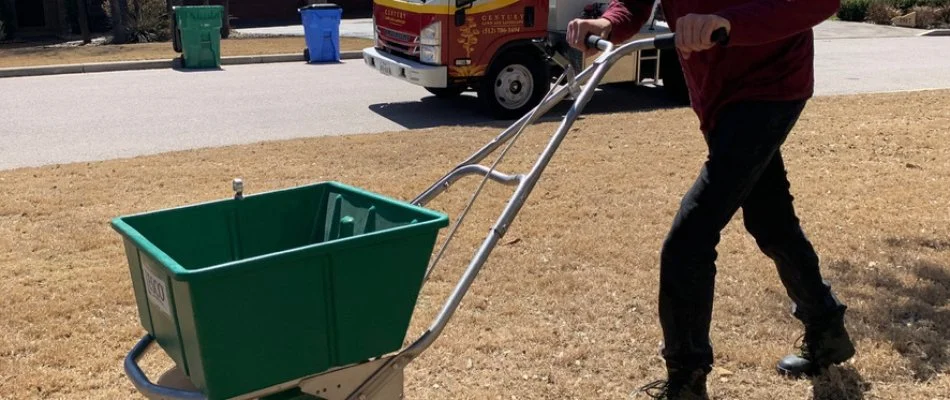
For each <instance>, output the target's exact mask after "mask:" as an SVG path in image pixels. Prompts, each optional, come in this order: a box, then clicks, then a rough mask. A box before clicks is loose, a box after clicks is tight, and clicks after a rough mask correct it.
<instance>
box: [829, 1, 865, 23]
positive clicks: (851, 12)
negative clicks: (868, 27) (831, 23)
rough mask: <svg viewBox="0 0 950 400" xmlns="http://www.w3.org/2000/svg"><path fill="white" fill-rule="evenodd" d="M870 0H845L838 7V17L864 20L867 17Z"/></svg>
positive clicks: (856, 20)
mask: <svg viewBox="0 0 950 400" xmlns="http://www.w3.org/2000/svg"><path fill="white" fill-rule="evenodd" d="M870 5H871V2H870V0H843V1H842V2H841V7H839V8H838V14H837V15H838V19H840V20H842V21H852V22H864V20H865V19H866V18H867V13H868V7H869V6H870Z"/></svg>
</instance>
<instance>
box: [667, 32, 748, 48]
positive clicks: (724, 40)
mask: <svg viewBox="0 0 950 400" xmlns="http://www.w3.org/2000/svg"><path fill="white" fill-rule="evenodd" d="M710 39H711V40H712V42H713V43H716V44H718V45H720V46H725V45H726V44H728V43H729V32H727V31H726V28H719V29H716V30H714V31H713V33H712V37H711V38H710ZM653 47H656V48H657V49H658V50H669V49H672V48H675V47H676V34H675V33H664V34H662V35H656V37H654V38H653Z"/></svg>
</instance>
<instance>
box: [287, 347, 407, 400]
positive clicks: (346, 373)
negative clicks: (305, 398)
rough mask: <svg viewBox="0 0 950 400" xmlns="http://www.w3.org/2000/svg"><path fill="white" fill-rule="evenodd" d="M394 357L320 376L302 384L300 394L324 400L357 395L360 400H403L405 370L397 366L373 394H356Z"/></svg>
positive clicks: (394, 365) (343, 399)
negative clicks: (364, 383) (361, 386)
mask: <svg viewBox="0 0 950 400" xmlns="http://www.w3.org/2000/svg"><path fill="white" fill-rule="evenodd" d="M391 358H392V356H390V357H386V358H381V359H378V360H374V361H370V362H367V363H363V364H359V365H355V366H352V367H347V368H343V369H338V370H335V371H333V372H328V373H325V374H321V375H317V376H315V377H313V378H309V379H306V380H304V381H303V382H301V383H300V391H301V392H303V393H306V394H309V395H313V396H317V397H319V398H321V399H325V400H346V399H347V398H348V397H350V396H353V395H356V398H357V399H359V400H401V399H402V398H403V370H402V368H400V366H399V364H398V363H394V364H392V366H390V367H389V368H390V369H392V371H389V372H390V373H389V374H387V375H386V377H385V379H384V380H381V381H379V382H378V385H377V386H375V387H374V388H373V389H372V390H367V391H364V392H362V393H359V394H356V393H355V392H356V390H357V389H358V388H359V387H360V385H362V384H363V382H365V381H366V380H368V379H369V378H370V377H371V376H373V374H374V373H376V371H377V370H379V369H380V368H382V367H383V366H384V365H385V364H386V362H388V361H389V360H390V359H391Z"/></svg>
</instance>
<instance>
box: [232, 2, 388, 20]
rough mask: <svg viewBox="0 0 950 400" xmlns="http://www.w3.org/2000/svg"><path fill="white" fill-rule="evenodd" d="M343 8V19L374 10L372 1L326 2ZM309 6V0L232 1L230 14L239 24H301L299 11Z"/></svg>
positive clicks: (366, 13)
mask: <svg viewBox="0 0 950 400" xmlns="http://www.w3.org/2000/svg"><path fill="white" fill-rule="evenodd" d="M326 2H328V3H334V4H337V5H339V6H340V7H342V8H343V17H344V18H347V17H353V16H366V17H368V16H369V15H370V14H369V12H370V11H371V10H372V7H373V2H372V0H326ZM307 4H309V2H308V0H230V14H231V17H232V18H233V19H234V20H235V22H236V23H237V24H241V22H268V21H287V22H299V21H300V13H298V12H297V9H298V8H300V7H303V6H305V5H307Z"/></svg>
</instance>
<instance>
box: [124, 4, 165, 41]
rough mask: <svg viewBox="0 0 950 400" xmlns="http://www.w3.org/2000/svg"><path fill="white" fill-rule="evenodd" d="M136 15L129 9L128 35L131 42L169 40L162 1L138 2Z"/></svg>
mask: <svg viewBox="0 0 950 400" xmlns="http://www.w3.org/2000/svg"><path fill="white" fill-rule="evenodd" d="M138 5H139V9H138V15H135V10H134V9H132V8H133V7H130V10H129V14H131V15H130V16H129V19H128V21H129V35H130V40H131V41H132V42H164V41H166V40H169V39H170V38H171V28H170V26H169V21H168V17H169V16H168V10H167V9H166V8H165V1H164V0H139V1H138Z"/></svg>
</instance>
